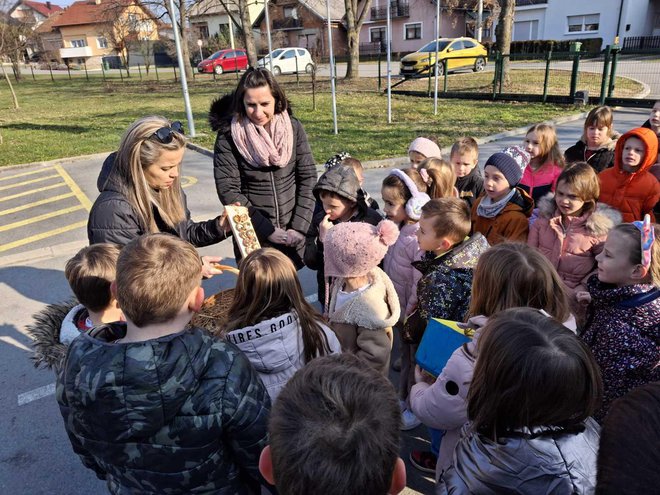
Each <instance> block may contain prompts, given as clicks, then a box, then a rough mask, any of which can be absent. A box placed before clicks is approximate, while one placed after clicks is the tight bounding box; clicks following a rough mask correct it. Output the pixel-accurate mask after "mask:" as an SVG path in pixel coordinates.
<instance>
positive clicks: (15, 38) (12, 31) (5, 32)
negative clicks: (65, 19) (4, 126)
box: [0, 0, 34, 109]
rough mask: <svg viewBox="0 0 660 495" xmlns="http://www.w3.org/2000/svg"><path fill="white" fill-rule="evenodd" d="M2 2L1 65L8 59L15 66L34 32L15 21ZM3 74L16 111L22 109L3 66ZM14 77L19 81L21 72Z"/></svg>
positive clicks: (21, 22)
mask: <svg viewBox="0 0 660 495" xmlns="http://www.w3.org/2000/svg"><path fill="white" fill-rule="evenodd" d="M0 2H2V3H0V65H2V60H3V59H6V58H7V59H9V60H10V61H12V65H13V64H14V63H15V61H17V60H19V58H20V56H21V54H22V53H23V51H24V50H25V49H26V48H27V46H28V45H29V44H30V43H31V40H32V37H33V36H34V31H33V30H32V26H31V25H30V23H28V22H23V21H22V20H17V19H13V18H12V17H11V16H10V15H9V13H8V12H7V11H8V9H5V7H8V4H5V1H3V0H0ZM2 73H3V76H4V78H5V80H6V81H7V85H8V87H9V91H10V93H11V96H12V102H13V105H14V109H18V108H20V107H19V104H18V97H17V96H16V92H15V91H14V86H13V85H12V83H11V81H10V80H9V76H8V75H7V72H6V71H5V66H4V65H2ZM14 75H15V76H16V79H17V80H19V78H20V71H19V72H14Z"/></svg>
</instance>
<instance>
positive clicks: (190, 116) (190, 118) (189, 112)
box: [169, 0, 196, 137]
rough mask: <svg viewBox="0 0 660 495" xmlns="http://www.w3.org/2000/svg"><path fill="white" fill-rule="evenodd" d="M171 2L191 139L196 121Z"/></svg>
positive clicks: (172, 1)
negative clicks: (191, 105)
mask: <svg viewBox="0 0 660 495" xmlns="http://www.w3.org/2000/svg"><path fill="white" fill-rule="evenodd" d="M169 1H170V12H172V17H174V19H172V27H173V28H174V29H173V31H174V44H175V45H176V58H177V60H178V61H179V72H180V73H181V91H182V92H183V103H184V105H185V107H186V119H187V120H188V132H189V135H190V137H195V135H196V134H195V121H194V120H193V114H192V108H191V107H190V95H189V94H188V81H186V68H185V66H184V65H183V55H182V54H181V37H180V36H179V27H178V26H177V22H176V17H175V15H174V14H175V13H176V10H174V0H169Z"/></svg>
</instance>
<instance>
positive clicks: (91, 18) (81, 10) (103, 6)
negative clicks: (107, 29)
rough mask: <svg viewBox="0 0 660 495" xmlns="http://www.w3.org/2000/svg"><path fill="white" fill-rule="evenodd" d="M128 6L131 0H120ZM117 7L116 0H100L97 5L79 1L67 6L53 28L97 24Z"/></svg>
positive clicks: (85, 0) (91, 2) (92, 1)
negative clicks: (109, 11) (106, 13)
mask: <svg viewBox="0 0 660 495" xmlns="http://www.w3.org/2000/svg"><path fill="white" fill-rule="evenodd" d="M121 1H122V3H124V4H126V5H129V4H131V3H133V2H132V1H131V0H121ZM115 5H117V1H116V0H101V1H100V2H99V3H98V4H97V3H96V2H95V1H94V0H81V1H78V2H74V3H72V4H71V5H69V6H68V7H67V8H66V9H65V10H64V13H63V14H62V15H61V16H60V17H59V19H58V20H57V21H56V22H55V23H54V24H53V27H63V26H79V25H81V24H98V23H100V22H104V21H103V18H104V13H105V12H106V11H107V10H108V9H111V8H113V6H115Z"/></svg>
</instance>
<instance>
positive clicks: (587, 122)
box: [582, 105, 614, 142]
mask: <svg viewBox="0 0 660 495" xmlns="http://www.w3.org/2000/svg"><path fill="white" fill-rule="evenodd" d="M613 123H614V114H613V113H612V109H611V108H610V107H608V106H605V105H603V106H599V107H596V108H592V109H591V111H590V112H589V114H588V115H587V118H586V119H584V128H583V129H582V139H583V140H584V141H585V142H586V141H587V127H589V126H595V127H607V136H608V137H610V138H611V137H612V135H613V134H614V129H612V124H613Z"/></svg>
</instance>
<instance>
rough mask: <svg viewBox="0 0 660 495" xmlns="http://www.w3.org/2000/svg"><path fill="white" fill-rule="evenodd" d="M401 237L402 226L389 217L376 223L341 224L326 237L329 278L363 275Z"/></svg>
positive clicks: (326, 268)
mask: <svg viewBox="0 0 660 495" xmlns="http://www.w3.org/2000/svg"><path fill="white" fill-rule="evenodd" d="M398 238H399V229H398V228H397V226H396V224H395V223H394V222H392V221H390V220H383V221H381V222H380V223H379V224H378V225H377V226H373V225H370V224H368V223H362V222H346V223H340V224H337V225H335V226H334V227H332V228H331V229H330V230H329V231H328V234H327V235H326V237H325V242H324V248H325V249H324V251H325V253H324V258H325V275H326V277H342V278H347V277H362V276H364V275H366V274H367V273H369V272H370V271H371V270H372V269H373V268H375V267H377V266H378V264H379V263H380V262H381V261H382V259H383V258H384V257H385V254H386V253H387V248H388V247H389V246H391V245H392V244H394V243H395V242H396V240H397V239H398Z"/></svg>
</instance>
